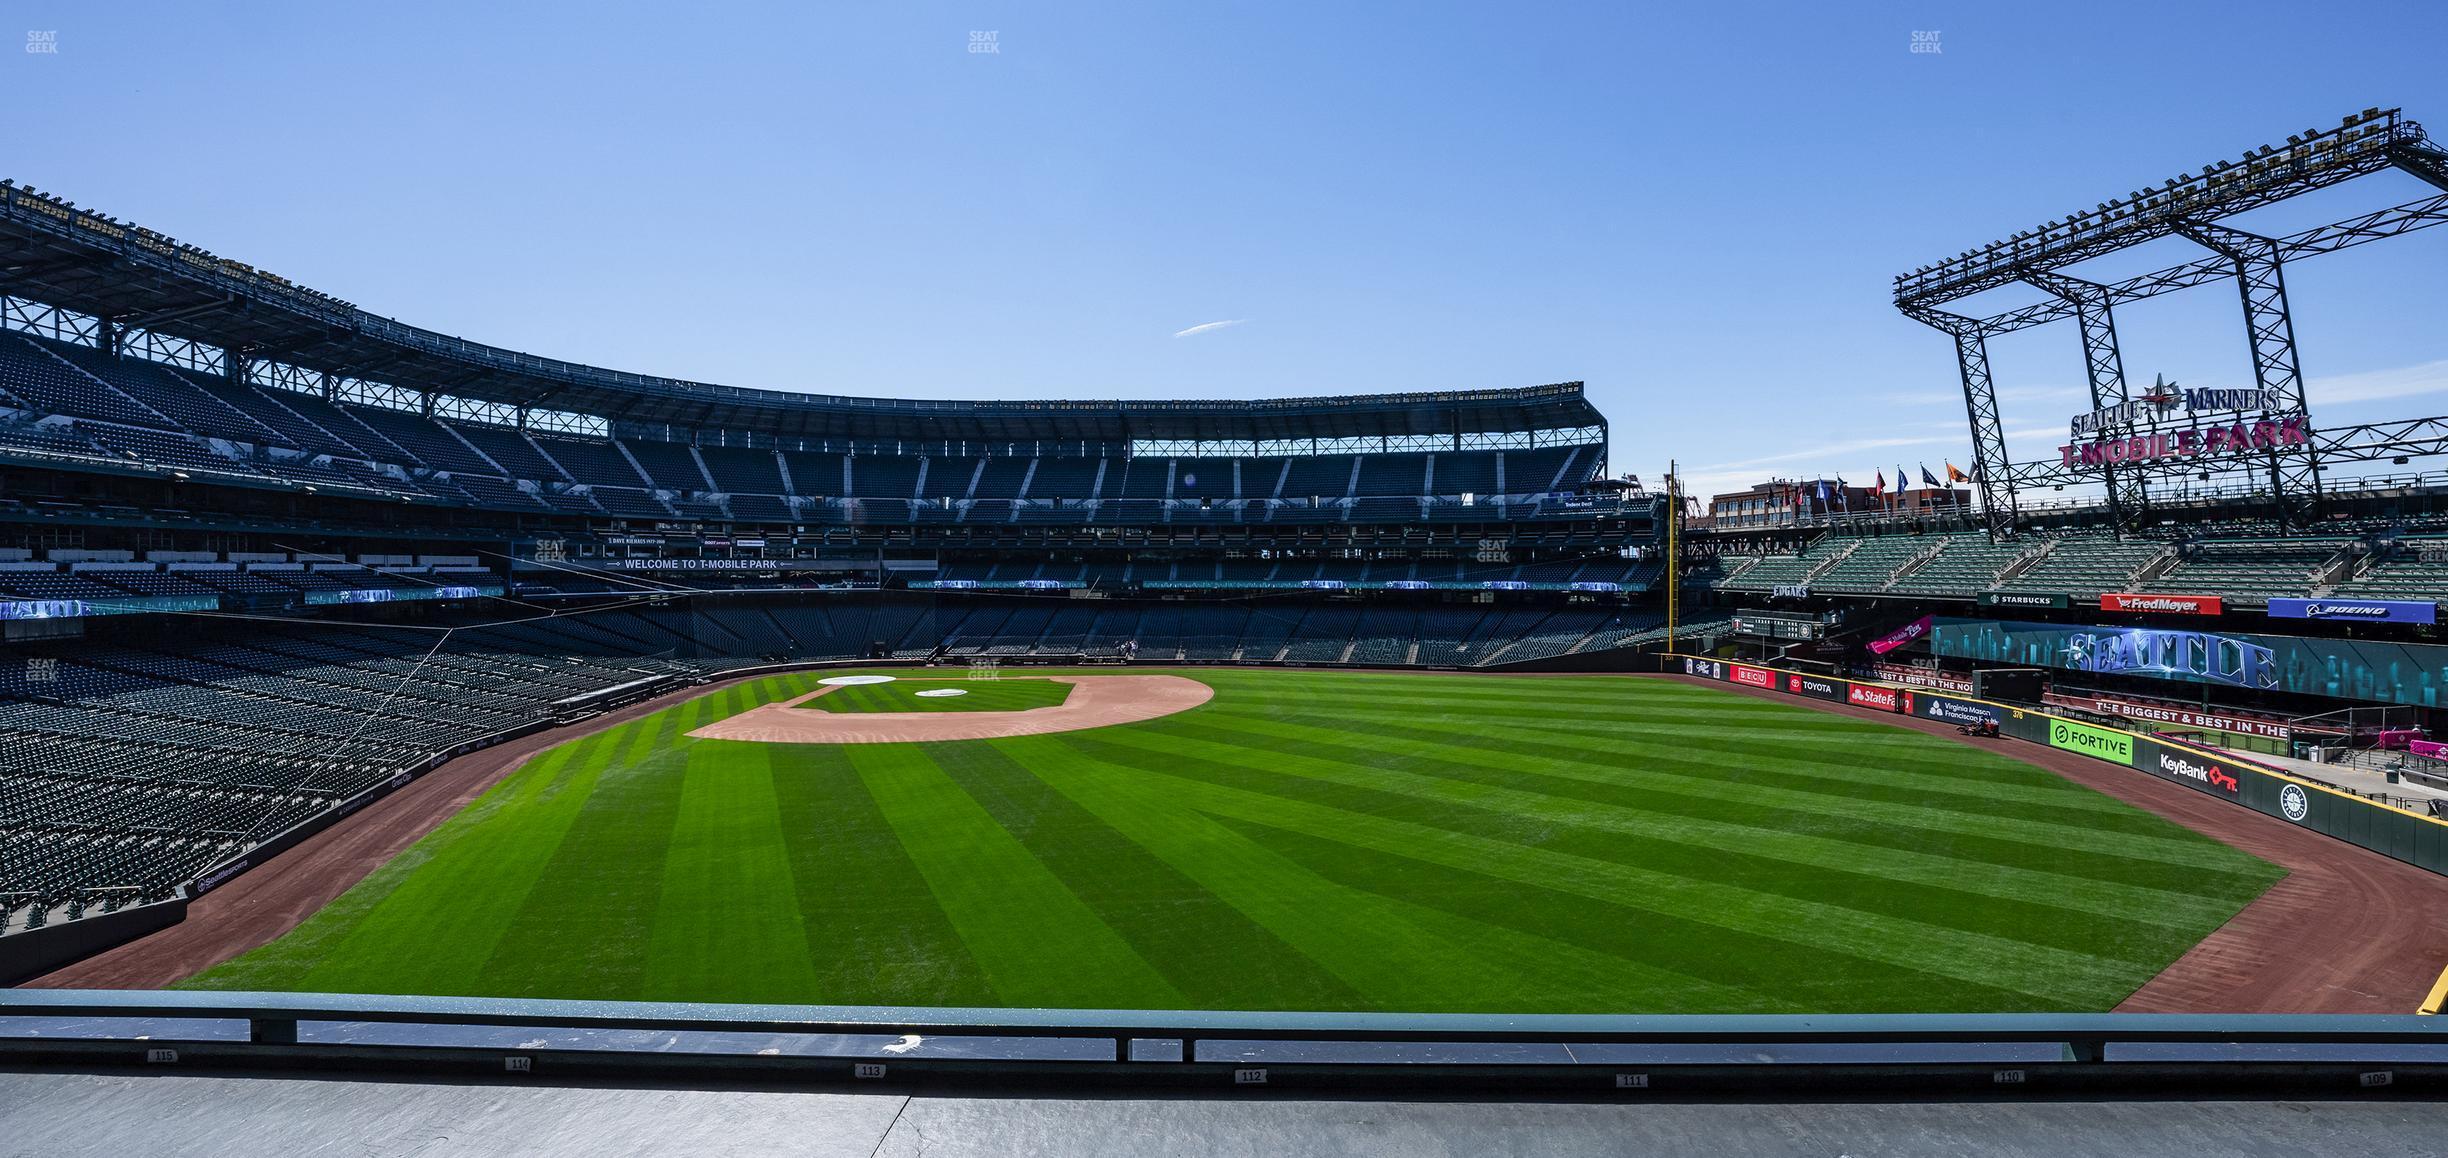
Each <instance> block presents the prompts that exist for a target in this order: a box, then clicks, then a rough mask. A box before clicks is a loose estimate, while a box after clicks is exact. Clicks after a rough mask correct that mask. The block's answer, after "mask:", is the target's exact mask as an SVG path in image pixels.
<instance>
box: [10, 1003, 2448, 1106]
mask: <svg viewBox="0 0 2448 1158" xmlns="http://www.w3.org/2000/svg"><path fill="white" fill-rule="evenodd" d="M0 1064H10V1065H28V1064H33V1065H76V1066H93V1065H97V1064H99V1065H117V1064H125V1065H145V1064H151V1065H157V1066H166V1065H179V1066H197V1065H202V1066H206V1067H213V1066H219V1067H242V1066H243V1067H290V1068H313V1069H317V1070H410V1071H419V1072H428V1073H456V1074H461V1075H469V1076H473V1075H478V1074H487V1073H489V1074H494V1075H501V1074H504V1073H508V1074H511V1075H520V1074H525V1075H531V1076H535V1077H539V1078H542V1077H547V1076H550V1077H554V1078H560V1077H570V1076H581V1075H600V1074H605V1073H614V1072H618V1073H628V1074H632V1075H638V1074H645V1075H664V1076H684V1077H685V1076H698V1077H702V1076H705V1075H707V1074H709V1073H749V1072H762V1073H767V1074H784V1075H792V1076H798V1077H803V1078H807V1077H812V1078H817V1079H820V1080H821V1079H828V1078H830V1079H859V1078H885V1077H891V1078H896V1079H906V1078H930V1077H931V1078H939V1079H956V1080H957V1079H962V1078H971V1079H976V1078H990V1079H993V1080H997V1081H1004V1080H1010V1079H1013V1078H1023V1079H1025V1078H1030V1077H1035V1078H1043V1079H1051V1080H1054V1081H1058V1082H1061V1083H1064V1084H1066V1085H1071V1086H1074V1087H1086V1086H1092V1085H1097V1084H1147V1083H1155V1084H1169V1085H1186V1086H1201V1085H1204V1086H1212V1087H1217V1088H1229V1087H1231V1086H1235V1085H1243V1086H1246V1085H1267V1084H1275V1085H1298V1086H1314V1087H1325V1086H1332V1085H1337V1084H1345V1083H1359V1084H1366V1083H1368V1082H1371V1081H1383V1080H1387V1079H1393V1080H1398V1081H1399V1082H1401V1083H1402V1085H1403V1086H1404V1087H1405V1088H1417V1087H1422V1086H1430V1085H1439V1084H1445V1085H1453V1084H1459V1085H1467V1086H1472V1087H1480V1088H1486V1087H1522V1088H1534V1087H1544V1088H1555V1089H1567V1090H1571V1089H1578V1090H1584V1091H1592V1092H1594V1091H1599V1090H1642V1089H1649V1090H1661V1091H1663V1090H1673V1089H1677V1088H1680V1089H1686V1090H1703V1089H1710V1088H1727V1087H1745V1088H1757V1087H1778V1086H1792V1087H1795V1088H1807V1089H1825V1088H1829V1087H1830V1086H1831V1084H1833V1085H1836V1086H1844V1085H1849V1084H1873V1085H1876V1084H1882V1083H1895V1082H1899V1081H1901V1082H1906V1083H1910V1082H1928V1081H1931V1080H1933V1079H1936V1080H1941V1081H1943V1080H1944V1079H1949V1078H1954V1079H1964V1080H1968V1081H1970V1082H1973V1083H1977V1086H1978V1088H1983V1089H1988V1088H1994V1087H2005V1089H2003V1090H2002V1091H2001V1092H2007V1093H2013V1092H2017V1091H2018V1089H2019V1090H2028V1091H2031V1092H2035V1093H2038V1092H2041V1091H2056V1092H2062V1091H2064V1090H2068V1089H2075V1088H2083V1087H2092V1088H2114V1089H2119V1090H2125V1091H2133V1090H2138V1089H2140V1088H2142V1087H2144V1086H2147V1085H2150V1084H2153V1083H2157V1082H2171V1081H2172V1082H2177V1083H2195V1084H2197V1083H2202V1082H2214V1083H2228V1084H2241V1083H2250V1082H2253V1081H2259V1080H2270V1079H2276V1080H2281V1081H2284V1082H2287V1083H2289V1084H2293V1085H2297V1086H2302V1087H2308V1088H2312V1089H2327V1090H2330V1091H2333V1092H2336V1093H2349V1092H2354V1091H2358V1090H2363V1091H2368V1090H2375V1089H2382V1088H2396V1089H2401V1090H2419V1091H2427V1092H2431V1093H2437V1092H2439V1091H2441V1090H2448V1021H2442V1020H2441V1019H2437V1018H2431V1017H2422V1016H2416V1015H2412V1014H2400V1015H2338V1016H2307V1015H2202V1014H2177V1015H2168V1014H1841V1015H1826V1016H1817V1015H1726V1016H1716V1015H1640V1014H1595V1015H1579V1014H1386V1013H1298V1012H1277V1013H1263V1012H1199V1011H1164V1010H1069V1009H992V1008H927V1007H900V1006H880V1007H879V1006H802V1005H716V1004H698V1003H687V1002H618V1001H553V1000H517V999H503V998H481V997H401V996H367V995H341V994H304V993H301V994H287V993H212V992H184V991H166V992H153V991H114V990H11V991H7V992H5V993H0Z"/></svg>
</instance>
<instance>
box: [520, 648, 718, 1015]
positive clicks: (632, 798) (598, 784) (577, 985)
mask: <svg viewBox="0 0 2448 1158" xmlns="http://www.w3.org/2000/svg"><path fill="white" fill-rule="evenodd" d="M735 690H736V689H735ZM723 695H724V696H725V697H728V696H729V695H730V693H728V692H726V693H723ZM703 703H705V701H703V700H691V701H689V702H688V703H686V704H683V705H681V706H680V707H679V708H676V709H674V710H672V711H668V712H662V713H658V714H657V715H654V716H649V717H647V718H646V719H644V720H641V721H639V722H638V723H639V724H640V725H644V726H642V727H640V728H638V731H639V732H641V733H643V734H645V735H646V736H647V737H648V740H649V741H651V742H646V741H636V740H634V738H633V742H632V743H631V744H629V745H628V746H627V747H626V748H625V749H623V758H622V759H621V760H620V761H618V762H616V763H613V764H611V765H609V766H607V767H606V768H604V769H603V771H602V772H601V773H599V774H598V775H597V776H596V778H595V784H594V790H593V791H592V792H590V793H588V794H587V797H586V799H585V800H584V801H583V802H581V804H580V806H579V809H578V815H577V818H576V819H575V820H574V821H573V822H572V823H571V824H570V825H569V826H568V828H567V829H566V830H565V831H564V832H563V833H562V834H561V838H560V841H559V843H558V844H557V845H556V846H555V847H554V849H553V852H552V859H551V860H550V861H548V862H547V863H546V865H545V868H544V871H543V872H542V873H541V874H540V875H539V876H538V878H537V880H536V882H535V885H534V887H533V888H532V889H530V890H529V891H528V893H527V896H526V898H525V901H524V903H523V904H521V905H520V906H519V909H518V912H517V914H516V915H515V916H514V917H512V919H511V920H510V922H509V924H508V926H507V927H506V928H503V929H502V930H501V931H500V934H499V936H498V938H497V939H496V940H495V942H494V945H493V952H492V954H491V955H490V956H489V957H487V958H486V959H485V963H484V966H483V968H482V969H480V970H478V971H477V975H476V980H477V984H478V985H480V986H482V987H484V990H485V991H487V992H497V993H502V994H504V995H506V996H517V997H577V996H583V995H587V994H602V995H607V996H618V997H621V998H623V999H632V998H635V997H636V996H637V995H638V993H639V992H641V987H642V985H643V983H644V980H645V975H646V956H647V951H648V948H649V945H650V944H651V941H652V938H653V929H654V916H655V913H656V910H657V909H658V908H659V907H660V905H661V903H662V892H663V873H664V861H665V859H666V858H667V857H668V856H669V855H670V851H671V836H672V829H673V826H674V825H675V824H676V823H677V822H678V819H679V812H680V795H681V792H682V790H683V788H684V787H685V786H686V783H687V777H686V775H685V774H684V770H685V769H686V768H687V762H688V754H687V750H686V747H685V745H682V744H679V743H677V741H678V739H679V736H680V734H681V733H682V732H684V731H685V730H686V729H687V728H689V727H694V726H695V721H696V720H697V719H699V718H700V717H701V716H702V714H703V712H704V710H705V709H703V708H698V707H696V705H700V704H703ZM692 708H695V710H691V709H692ZM572 945H585V946H586V947H587V949H586V952H584V953H572V952H571V951H570V947H571V946H572Z"/></svg>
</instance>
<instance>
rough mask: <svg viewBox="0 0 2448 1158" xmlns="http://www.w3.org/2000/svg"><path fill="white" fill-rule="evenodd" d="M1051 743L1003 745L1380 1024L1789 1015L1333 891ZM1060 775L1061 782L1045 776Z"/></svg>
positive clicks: (1155, 784) (1739, 992)
mask: <svg viewBox="0 0 2448 1158" xmlns="http://www.w3.org/2000/svg"><path fill="white" fill-rule="evenodd" d="M1060 740H1061V737H1059V736H1050V737H1037V738H1031V739H1029V740H1027V741H1013V742H1009V743H1010V744H1011V745H1012V749H1011V750H1012V752H1013V755H1014V756H1015V757H1016V758H1018V759H1020V761H1021V762H1022V763H1023V764H1024V765H1025V766H1027V767H1029V768H1030V769H1032V770H1034V771H1035V772H1036V773H1037V775H1038V776H1039V777H1040V778H1042V779H1044V780H1045V781H1046V782H1047V783H1048V784H1050V785H1052V786H1054V787H1055V788H1056V789H1057V790H1059V791H1061V792H1063V793H1064V794H1065V795H1067V796H1069V797H1070V798H1071V799H1072V800H1074V801H1075V802H1077V803H1078V804H1079V806H1080V807H1081V808H1083V809H1085V810H1087V811H1089V812H1091V813H1094V814H1095V815H1096V816H1097V817H1098V818H1099V819H1101V820H1103V821H1104V822H1105V823H1106V824H1108V825H1110V826H1112V827H1113V828H1114V829H1115V830H1117V831H1119V832H1122V833H1124V834H1126V835H1128V836H1129V837H1130V838H1131V839H1132V840H1133V841H1136V842H1137V843H1138V844H1139V845H1141V846H1142V847H1144V848H1146V849H1147V850H1148V851H1149V852H1150V853H1152V854H1154V855H1155V856H1157V857H1159V858H1161V859H1163V860H1164V861H1165V862H1166V863H1168V864H1171V865H1172V866H1173V867H1174V868H1176V869H1178V870H1180V871H1181V872H1182V873H1183V874H1184V875H1186V876H1189V877H1191V878H1192V879H1194V880H1196V881H1198V882H1199V884H1201V885H1202V886H1204V887H1205V888H1206V889H1207V890H1208V891H1209V892H1211V893H1214V894H1215V895H1216V896H1218V897H1221V898H1223V899H1224V900H1225V901H1226V902H1227V903H1229V904H1231V905H1232V906H1233V907H1234V908H1236V909H1239V910H1240V911H1241V912H1243V913H1244V914H1246V915H1247V916H1249V918H1250V919H1251V920H1253V921H1256V922H1257V923H1259V924H1261V925H1263V926H1265V927H1266V928H1268V929H1270V930H1273V931H1274V933H1275V935H1276V936H1278V937H1280V938H1282V939H1283V940H1284V942H1285V943H1287V944H1289V945H1291V946H1292V947H1294V948H1295V949H1298V950H1299V951H1300V952H1301V953H1303V954H1304V955H1306V956H1307V957H1309V958H1310V959H1311V960H1313V961H1316V962H1317V963H1318V964H1319V965H1320V966H1321V967H1323V968H1325V969H1326V970H1328V971H1329V972H1331V973H1333V974H1334V975H1335V976H1336V977H1338V978H1340V979H1341V980H1342V981H1343V982H1344V983H1345V984H1347V985H1349V986H1351V987H1352V988H1353V989H1354V990H1356V991H1358V992H1360V993H1362V994H1364V995H1366V997H1367V1001H1368V1003H1367V1004H1365V1005H1362V1006H1360V1007H1359V1008H1374V1009H1380V1010H1387V1011H1403V1010H1408V1011H1414V1012H1438V1011H1463V1010H1490V1009H1516V1010H1525V1011H1528V1010H1548V1011H1562V1010H1570V1009H1582V1010H1588V1009H1604V1008H1618V1007H1620V1004H1621V1003H1622V1002H1624V1001H1626V1000H1627V999H1633V998H1632V995H1638V996H1637V1000H1639V1001H1641V1002H1644V1003H1654V1004H1646V1005H1644V1007H1646V1008H1661V1009H1773V1010H1781V1011H1787V1012H1793V1011H1799V1010H1800V1008H1801V1007H1800V1006H1797V1005H1793V1004H1791V1003H1788V1002H1786V1001H1785V1000H1784V999H1782V998H1780V997H1779V996H1777V995H1776V994H1774V993H1770V992H1757V991H1752V990H1746V989H1742V988H1741V987H1739V986H1733V985H1728V984H1726V983H1724V982H1722V981H1719V980H1717V979H1714V978H1711V977H1707V976H1698V975H1692V974H1686V973H1678V972H1675V971H1673V970H1669V969H1663V968H1659V967H1657V966H1655V965H1652V964H1648V963H1645V962H1641V961H1635V960H1630V959H1627V958H1624V957H1621V956H1618V955H1614V954H1608V953H1596V952H1591V951H1588V950H1585V949H1580V948H1578V947H1576V946H1572V945H1569V944H1566V943H1564V942H1561V941H1558V940H1555V939H1553V938H1549V937H1543V936H1538V935H1536V934H1524V933H1520V932H1518V931H1515V930H1512V929H1507V928H1503V927H1501V926H1496V925H1489V924H1486V923H1484V922H1478V921H1471V920H1467V919H1463V918H1457V917H1454V916H1453V915H1451V914H1448V913H1443V912H1440V911H1439V910H1436V909H1434V908H1431V907H1429V906H1426V905H1420V904H1415V903H1412V902H1409V901H1404V900H1400V899H1386V898H1376V897H1371V896H1369V895H1367V894H1364V893H1361V892H1359V891H1357V890H1354V889H1351V888H1348V887H1346V886H1343V885H1339V884H1336V883H1335V882H1333V881H1330V880H1327V879H1325V878H1324V877H1321V876H1319V875H1318V874H1316V873H1314V872H1311V871H1309V870H1308V869H1306V868H1304V867H1302V866H1301V865H1299V864H1296V863H1294V862H1292V861H1290V860H1288V859H1285V858H1284V857H1282V856H1280V855H1278V854H1276V853H1274V852H1272V851H1270V850H1268V849H1267V848H1265V847H1264V846H1262V845H1259V844H1257V843H1256V842H1253V841H1251V840H1250V839H1249V838H1248V837H1246V836H1244V835H1242V834H1240V833H1238V832H1235V831H1234V830H1233V829H1232V828H1231V827H1229V826H1227V825H1225V824H1223V823H1220V822H1218V821H1217V820H1216V819H1215V818H1213V817H1209V816H1203V815H1200V814H1199V813H1197V812H1193V811H1189V810H1185V809H1183V808H1182V807H1181V802H1180V799H1179V797H1178V796H1177V795H1176V794H1174V793H1173V792H1172V791H1171V790H1170V788H1169V787H1168V786H1167V785H1166V784H1165V783H1164V782H1163V780H1162V779H1161V778H1156V777H1149V776H1146V775H1144V774H1143V773H1142V771H1141V770H1140V769H1137V768H1131V767H1123V766H1116V765H1109V764H1105V763H1103V762H1101V761H1096V760H1081V759H1077V758H1076V757H1075V756H1074V755H1073V754H1070V753H1064V752H1062V751H1061V749H1062V747H1063V745H1062V744H1061V743H1060ZM1053 769H1059V771H1053Z"/></svg>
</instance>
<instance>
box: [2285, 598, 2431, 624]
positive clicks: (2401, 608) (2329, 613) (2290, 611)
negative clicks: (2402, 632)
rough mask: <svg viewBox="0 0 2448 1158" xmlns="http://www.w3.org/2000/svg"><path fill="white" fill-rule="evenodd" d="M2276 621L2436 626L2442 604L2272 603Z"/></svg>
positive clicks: (2383, 601) (2374, 601) (2379, 601)
mask: <svg viewBox="0 0 2448 1158" xmlns="http://www.w3.org/2000/svg"><path fill="white" fill-rule="evenodd" d="M2269 613H2270V617H2271V618H2273V619H2335V620H2340V621H2343V622H2347V623H2437V622H2439V604H2437V603H2421V602H2416V601H2414V600H2410V599H2272V600H2270V601H2269Z"/></svg>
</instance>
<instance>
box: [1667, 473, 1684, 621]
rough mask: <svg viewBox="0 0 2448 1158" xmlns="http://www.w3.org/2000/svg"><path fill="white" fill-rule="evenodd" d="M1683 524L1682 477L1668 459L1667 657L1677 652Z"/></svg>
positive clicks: (1681, 585)
mask: <svg viewBox="0 0 2448 1158" xmlns="http://www.w3.org/2000/svg"><path fill="white" fill-rule="evenodd" d="M1682 521H1683V474H1682V472H1681V471H1680V470H1677V469H1676V467H1675V461H1674V460H1673V459H1671V458H1670V459H1667V460H1666V654H1668V655H1673V654H1674V649H1675V611H1676V605H1677V603H1678V602H1679V601H1680V598H1681V596H1682V592H1683V556H1681V555H1679V554H1677V553H1676V551H1677V548H1678V543H1677V541H1676V536H1675V526H1676V524H1678V523H1681V522H1682Z"/></svg>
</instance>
